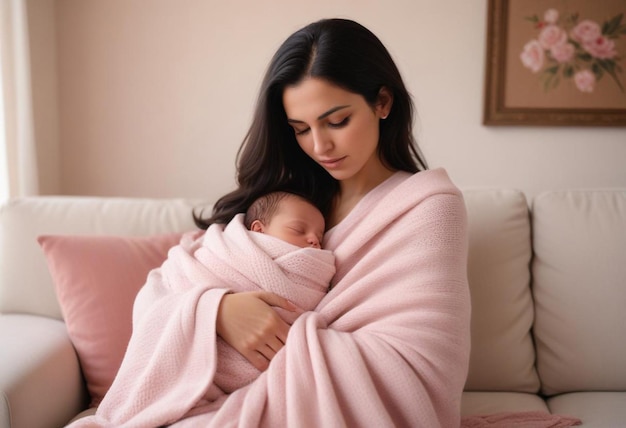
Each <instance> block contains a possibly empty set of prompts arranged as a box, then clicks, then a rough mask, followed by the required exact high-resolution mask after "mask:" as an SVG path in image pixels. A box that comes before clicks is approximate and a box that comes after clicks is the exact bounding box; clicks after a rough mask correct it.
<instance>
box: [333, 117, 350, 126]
mask: <svg viewBox="0 0 626 428" xmlns="http://www.w3.org/2000/svg"><path fill="white" fill-rule="evenodd" d="M349 122H350V116H346V117H345V118H343V119H342V120H341V121H339V122H336V123H335V122H328V126H330V127H331V128H343V127H344V126H346V125H347V124H348V123H349Z"/></svg>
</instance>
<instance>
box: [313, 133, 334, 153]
mask: <svg viewBox="0 0 626 428" xmlns="http://www.w3.org/2000/svg"><path fill="white" fill-rule="evenodd" d="M312 134H313V152H314V153H315V154H317V155H322V154H324V153H326V152H328V151H329V150H330V148H331V147H332V142H331V141H330V138H328V134H327V133H326V132H325V131H324V130H322V129H317V130H313V132H312Z"/></svg>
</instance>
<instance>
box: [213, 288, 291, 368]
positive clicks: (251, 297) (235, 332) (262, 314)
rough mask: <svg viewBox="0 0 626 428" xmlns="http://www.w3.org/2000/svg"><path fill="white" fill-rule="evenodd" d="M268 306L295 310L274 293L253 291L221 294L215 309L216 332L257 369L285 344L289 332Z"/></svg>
mask: <svg viewBox="0 0 626 428" xmlns="http://www.w3.org/2000/svg"><path fill="white" fill-rule="evenodd" d="M272 306H277V307H280V308H283V309H285V310H287V311H292V312H293V311H296V309H297V308H296V306H295V305H294V304H293V303H291V302H290V301H289V300H287V299H284V298H282V297H280V296H278V295H276V294H274V293H270V292H266V291H254V292H242V293H234V294H226V295H224V297H223V298H222V301H221V303H220V306H219V309H218V312H217V334H218V335H219V336H220V337H221V338H222V339H224V340H225V341H226V343H228V344H229V345H230V346H232V347H233V348H235V349H236V350H237V351H238V352H239V353H241V354H242V355H243V356H244V357H245V358H246V359H247V360H248V361H250V363H252V365H253V366H254V367H256V368H257V369H259V370H261V371H264V370H265V369H267V367H268V366H269V363H270V361H271V360H272V358H274V355H276V353H277V352H278V351H279V350H280V349H281V348H282V347H283V346H285V341H286V340H287V333H288V332H289V324H287V323H286V322H285V321H283V319H282V318H281V317H280V316H279V315H278V313H276V311H275V310H274V309H272Z"/></svg>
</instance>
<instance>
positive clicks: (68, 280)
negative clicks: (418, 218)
mask: <svg viewBox="0 0 626 428" xmlns="http://www.w3.org/2000/svg"><path fill="white" fill-rule="evenodd" d="M181 236H182V234H180V233H172V234H166V235H155V236H145V237H123V236H107V235H98V236H79V235H76V236H69V235H67V236H61V235H46V236H40V237H38V238H37V241H38V242H39V244H40V245H41V247H42V248H43V251H44V254H45V256H46V260H47V262H48V268H49V270H50V273H51V275H52V279H53V281H54V285H55V288H56V294H57V298H58V301H59V304H60V306H61V311H62V313H63V318H64V319H65V323H66V325H67V330H68V334H69V337H70V339H71V341H72V343H73V345H74V348H76V353H77V354H78V358H79V361H80V364H81V368H82V371H83V375H84V376H85V380H86V382H87V389H88V390H89V394H90V395H91V406H92V407H94V406H97V405H98V404H99V403H100V401H101V400H102V398H103V397H104V394H106V392H107V391H108V389H109V387H110V386H111V383H112V382H113V378H114V377H115V375H116V374H117V371H118V369H119V367H120V365H121V363H122V359H123V357H124V352H125V351H126V346H127V345H128V341H129V339H130V335H131V330H132V308H133V303H134V300H135V296H136V295H137V292H138V291H139V289H140V288H141V287H142V286H143V285H144V284H145V282H146V277H147V275H148V272H150V270H152V269H153V268H156V267H159V266H161V264H162V263H163V262H164V261H165V259H166V257H167V252H168V250H169V248H171V247H173V246H174V245H176V244H178V242H179V241H180V238H181Z"/></svg>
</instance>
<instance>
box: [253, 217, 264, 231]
mask: <svg viewBox="0 0 626 428" xmlns="http://www.w3.org/2000/svg"><path fill="white" fill-rule="evenodd" d="M263 229H264V227H263V223H261V220H254V221H253V222H252V224H251V225H250V230H251V231H253V232H261V233H263Z"/></svg>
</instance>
